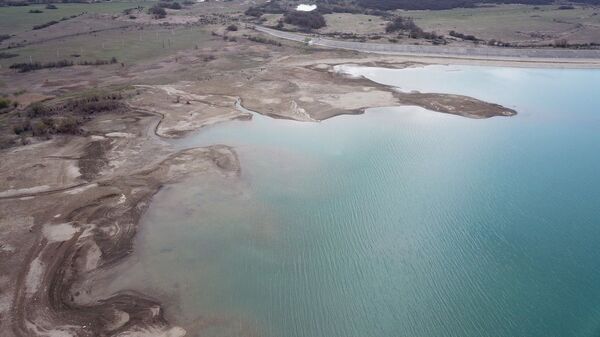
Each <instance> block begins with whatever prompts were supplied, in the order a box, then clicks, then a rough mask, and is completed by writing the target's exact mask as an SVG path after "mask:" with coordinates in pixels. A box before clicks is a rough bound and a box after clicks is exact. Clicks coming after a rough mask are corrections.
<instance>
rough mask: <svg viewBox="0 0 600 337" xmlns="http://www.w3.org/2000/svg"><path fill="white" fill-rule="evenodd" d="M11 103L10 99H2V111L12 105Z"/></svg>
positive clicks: (0, 102)
mask: <svg viewBox="0 0 600 337" xmlns="http://www.w3.org/2000/svg"><path fill="white" fill-rule="evenodd" d="M10 103H11V102H10V100H9V99H8V98H2V97H0V110H2V109H6V108H8V107H9V106H10V105H11V104H10Z"/></svg>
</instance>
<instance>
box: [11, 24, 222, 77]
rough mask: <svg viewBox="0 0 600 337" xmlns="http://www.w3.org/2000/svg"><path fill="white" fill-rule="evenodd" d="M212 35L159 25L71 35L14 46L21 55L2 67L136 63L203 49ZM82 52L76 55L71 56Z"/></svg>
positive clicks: (12, 50) (199, 29) (13, 51)
mask: <svg viewBox="0 0 600 337" xmlns="http://www.w3.org/2000/svg"><path fill="white" fill-rule="evenodd" d="M209 38H211V36H210V32H208V31H206V30H203V29H202V28H201V27H190V28H184V27H178V28H176V29H175V28H173V29H168V28H164V27H159V26H153V27H146V29H143V30H138V29H135V28H127V29H123V30H113V31H105V32H99V33H95V34H86V35H80V36H73V37H68V38H65V39H59V40H52V41H49V42H45V43H40V44H35V45H31V46H26V47H23V48H15V49H10V52H11V53H16V54H19V56H18V57H14V58H10V59H4V60H0V65H1V66H2V67H8V66H9V65H10V64H13V63H17V62H28V61H29V60H30V59H31V61H34V62H36V61H37V62H49V61H56V60H61V59H69V60H73V61H74V62H77V61H80V60H96V59H110V58H111V57H113V56H114V57H116V58H117V59H118V60H119V62H125V63H132V62H136V61H141V60H147V59H152V58H156V57H161V56H166V55H169V54H172V53H174V52H176V51H178V50H182V49H192V48H196V46H198V48H202V47H203V41H206V40H207V39H209ZM75 54H77V55H80V56H79V57H72V56H71V55H75Z"/></svg>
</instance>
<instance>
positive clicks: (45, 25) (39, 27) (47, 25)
mask: <svg viewBox="0 0 600 337" xmlns="http://www.w3.org/2000/svg"><path fill="white" fill-rule="evenodd" d="M63 19H64V18H63ZM66 20H68V18H67V19H66ZM57 23H58V21H54V20H52V21H48V22H46V23H42V24H41V25H36V26H33V29H34V30H38V29H42V28H46V27H50V26H52V25H55V24H57Z"/></svg>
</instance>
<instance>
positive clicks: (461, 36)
mask: <svg viewBox="0 0 600 337" xmlns="http://www.w3.org/2000/svg"><path fill="white" fill-rule="evenodd" d="M448 34H449V35H450V36H454V37H457V38H459V39H463V40H467V41H479V39H478V38H476V37H475V36H474V35H465V34H463V33H458V32H455V31H453V30H451V31H450V32H449V33H448Z"/></svg>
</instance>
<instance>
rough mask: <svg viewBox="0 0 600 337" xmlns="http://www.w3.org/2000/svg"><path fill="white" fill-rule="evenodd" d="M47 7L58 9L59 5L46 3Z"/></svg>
mask: <svg viewBox="0 0 600 337" xmlns="http://www.w3.org/2000/svg"><path fill="white" fill-rule="evenodd" d="M46 9H58V7H56V6H55V5H53V4H47V5H46Z"/></svg>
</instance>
